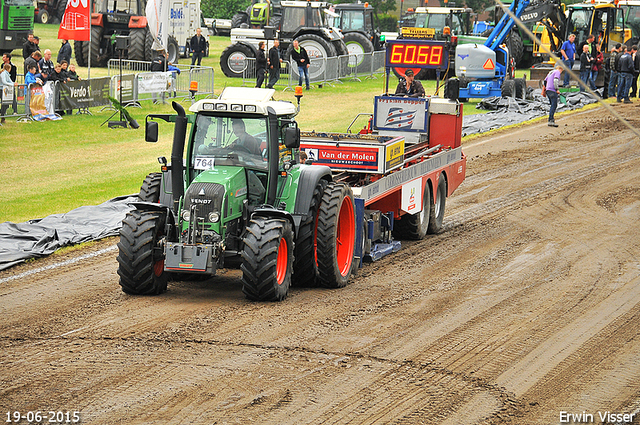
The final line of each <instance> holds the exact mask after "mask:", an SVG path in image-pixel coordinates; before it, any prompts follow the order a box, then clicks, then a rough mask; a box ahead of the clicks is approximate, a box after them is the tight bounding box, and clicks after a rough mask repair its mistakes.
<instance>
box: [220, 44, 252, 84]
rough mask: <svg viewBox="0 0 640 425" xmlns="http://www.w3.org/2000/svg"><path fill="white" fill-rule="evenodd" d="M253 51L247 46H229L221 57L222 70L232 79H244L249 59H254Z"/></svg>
mask: <svg viewBox="0 0 640 425" xmlns="http://www.w3.org/2000/svg"><path fill="white" fill-rule="evenodd" d="M254 57H255V55H254V53H253V50H251V48H250V47H249V46H247V45H246V44H242V43H235V44H232V45H231V46H228V47H227V48H226V49H224V51H223V52H222V54H221V55H220V68H222V72H223V73H224V75H226V76H227V77H230V78H242V74H243V73H244V71H245V70H246V69H247V66H249V64H248V61H247V59H248V58H254Z"/></svg>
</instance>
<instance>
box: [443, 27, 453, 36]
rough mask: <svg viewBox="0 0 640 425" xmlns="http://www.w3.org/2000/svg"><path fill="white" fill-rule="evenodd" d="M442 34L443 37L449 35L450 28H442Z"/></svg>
mask: <svg viewBox="0 0 640 425" xmlns="http://www.w3.org/2000/svg"><path fill="white" fill-rule="evenodd" d="M442 34H444V35H451V28H450V27H444V28H443V29H442Z"/></svg>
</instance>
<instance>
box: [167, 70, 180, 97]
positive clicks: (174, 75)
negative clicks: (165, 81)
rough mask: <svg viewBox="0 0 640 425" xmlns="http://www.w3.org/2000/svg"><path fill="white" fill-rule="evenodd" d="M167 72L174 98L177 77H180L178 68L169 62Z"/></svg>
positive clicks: (176, 89) (176, 90) (176, 88)
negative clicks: (169, 74)
mask: <svg viewBox="0 0 640 425" xmlns="http://www.w3.org/2000/svg"><path fill="white" fill-rule="evenodd" d="M167 71H169V72H171V92H172V93H173V97H176V95H177V92H178V75H180V68H178V67H177V66H175V65H173V64H172V63H171V62H169V63H168V64H167Z"/></svg>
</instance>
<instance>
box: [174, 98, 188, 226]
mask: <svg viewBox="0 0 640 425" xmlns="http://www.w3.org/2000/svg"><path fill="white" fill-rule="evenodd" d="M171 106H173V109H174V110H175V111H176V112H177V113H178V117H176V125H175V127H174V129H173V147H172V149H171V192H172V193H173V211H174V212H175V213H176V214H179V213H180V212H179V211H178V209H179V208H180V199H181V198H182V197H183V196H184V182H183V178H184V176H183V174H184V166H183V165H182V157H183V155H184V141H185V137H186V135H187V114H186V113H185V111H184V108H183V107H182V105H180V104H179V103H177V102H172V103H171Z"/></svg>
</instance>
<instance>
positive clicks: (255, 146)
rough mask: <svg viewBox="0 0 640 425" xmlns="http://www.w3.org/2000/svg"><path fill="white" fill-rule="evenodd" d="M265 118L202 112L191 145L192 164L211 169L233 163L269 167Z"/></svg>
mask: <svg viewBox="0 0 640 425" xmlns="http://www.w3.org/2000/svg"><path fill="white" fill-rule="evenodd" d="M266 142H267V120H266V118H265V117H243V118H231V117H228V116H225V117H217V116H210V115H198V118H197V119H196V128H195V136H194V139H193V143H192V144H191V148H192V152H191V166H192V167H193V168H194V169H195V170H207V169H212V168H215V167H216V166H220V165H232V166H239V167H248V168H253V169H261V170H267V166H268V163H267V161H268V157H267V151H268V150H267V143H266Z"/></svg>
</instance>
